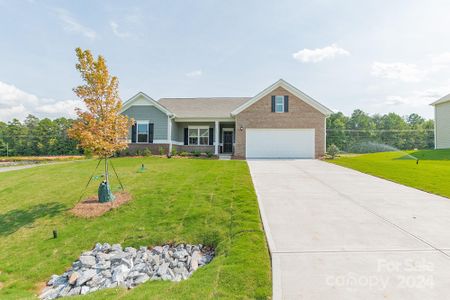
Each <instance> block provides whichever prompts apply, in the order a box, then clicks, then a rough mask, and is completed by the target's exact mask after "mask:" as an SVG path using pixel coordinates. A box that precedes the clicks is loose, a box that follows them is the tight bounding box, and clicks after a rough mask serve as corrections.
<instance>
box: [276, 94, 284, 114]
mask: <svg viewBox="0 0 450 300" xmlns="http://www.w3.org/2000/svg"><path fill="white" fill-rule="evenodd" d="M280 98H281V111H277V106H279V105H277V99H280ZM275 112H276V113H284V96H275Z"/></svg>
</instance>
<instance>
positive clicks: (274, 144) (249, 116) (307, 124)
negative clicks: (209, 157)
mask: <svg viewBox="0 0 450 300" xmlns="http://www.w3.org/2000/svg"><path fill="white" fill-rule="evenodd" d="M122 113H123V114H124V115H127V116H129V117H131V118H133V119H134V120H135V124H134V125H133V126H132V128H130V133H129V148H130V149H131V150H135V149H142V148H149V149H151V150H152V152H155V153H157V152H158V149H159V148H160V147H163V148H164V149H165V151H171V149H172V148H173V147H176V149H177V151H178V152H181V151H189V152H191V151H200V152H210V153H213V154H221V153H228V154H231V155H234V156H235V157H238V158H317V157H320V156H322V155H323V154H324V153H325V140H326V136H325V135H326V123H325V119H326V118H327V116H328V115H330V114H331V113H332V111H331V110H330V109H328V108H326V107H325V106H323V105H322V104H320V103H319V102H317V101H316V100H314V99H312V98H311V97H309V96H308V95H306V94H304V93H303V92H301V91H300V90H298V89H297V88H295V87H294V86H292V85H290V84H289V83H287V82H286V81H284V80H282V79H280V80H278V81H277V82H275V83H274V84H272V85H271V86H269V87H268V88H266V89H265V90H263V91H262V92H261V93H259V94H258V95H256V96H254V97H213V98H162V99H160V100H159V101H155V100H153V99H152V98H150V97H149V96H147V95H146V94H144V93H142V92H140V93H138V94H137V95H135V96H134V97H132V98H131V99H130V100H128V101H127V102H125V103H124V105H123V108H122Z"/></svg>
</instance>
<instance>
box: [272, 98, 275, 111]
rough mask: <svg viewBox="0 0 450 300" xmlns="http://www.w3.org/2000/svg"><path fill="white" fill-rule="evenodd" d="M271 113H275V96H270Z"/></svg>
mask: <svg viewBox="0 0 450 300" xmlns="http://www.w3.org/2000/svg"><path fill="white" fill-rule="evenodd" d="M272 112H275V96H272Z"/></svg>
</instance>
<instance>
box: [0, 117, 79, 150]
mask: <svg viewBox="0 0 450 300" xmlns="http://www.w3.org/2000/svg"><path fill="white" fill-rule="evenodd" d="M72 123H73V120H71V119H66V118H58V119H54V120H50V119H48V118H45V119H39V118H37V117H35V116H33V115H28V117H26V119H25V120H24V121H23V122H21V121H19V120H18V119H13V120H12V121H10V122H7V123H5V122H1V121H0V156H6V155H7V152H8V155H9V156H25V155H27V156H30V155H32V156H36V155H41V156H42V155H76V154H80V153H81V151H80V150H79V149H77V142H76V141H75V140H73V139H70V138H69V137H68V135H67V130H68V129H69V128H70V127H71V126H72Z"/></svg>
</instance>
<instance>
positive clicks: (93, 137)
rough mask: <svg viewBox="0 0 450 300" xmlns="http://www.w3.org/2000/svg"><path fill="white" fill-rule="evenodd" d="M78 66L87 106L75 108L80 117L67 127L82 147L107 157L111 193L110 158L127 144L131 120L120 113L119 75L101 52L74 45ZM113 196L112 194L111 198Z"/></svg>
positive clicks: (80, 92)
mask: <svg viewBox="0 0 450 300" xmlns="http://www.w3.org/2000/svg"><path fill="white" fill-rule="evenodd" d="M75 52H76V55H77V58H78V63H77V64H76V68H77V70H78V71H79V72H80V74H81V78H82V79H83V81H84V84H83V85H80V86H78V87H76V88H74V89H73V91H74V92H75V94H76V95H77V96H78V97H79V98H80V99H81V100H83V102H84V104H85V106H86V108H87V110H82V109H80V108H77V109H76V113H77V115H78V120H77V121H76V122H75V123H74V124H73V126H72V128H71V129H70V130H69V131H68V134H69V136H70V137H71V138H73V139H75V140H77V141H78V142H79V147H81V148H83V149H84V150H88V151H91V152H92V153H93V154H95V155H98V156H100V157H101V158H104V159H105V182H104V183H103V184H106V187H107V188H108V191H109V194H111V193H110V188H109V178H108V158H110V157H111V156H112V155H114V153H115V152H116V151H120V150H123V149H125V148H126V147H127V135H128V127H129V126H130V125H131V122H132V120H130V119H129V118H128V117H126V116H124V115H121V114H120V109H121V107H122V101H121V100H120V97H119V91H118V85H119V81H118V79H117V77H115V76H111V75H110V74H109V71H108V67H107V66H106V61H105V59H104V58H103V57H102V56H98V58H97V60H95V59H94V58H93V56H92V54H91V52H90V51H89V50H84V51H83V50H82V49H80V48H77V49H75ZM113 199H114V197H113V196H112V194H111V199H109V200H108V201H111V200H113Z"/></svg>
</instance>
